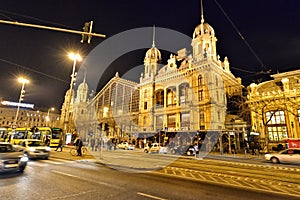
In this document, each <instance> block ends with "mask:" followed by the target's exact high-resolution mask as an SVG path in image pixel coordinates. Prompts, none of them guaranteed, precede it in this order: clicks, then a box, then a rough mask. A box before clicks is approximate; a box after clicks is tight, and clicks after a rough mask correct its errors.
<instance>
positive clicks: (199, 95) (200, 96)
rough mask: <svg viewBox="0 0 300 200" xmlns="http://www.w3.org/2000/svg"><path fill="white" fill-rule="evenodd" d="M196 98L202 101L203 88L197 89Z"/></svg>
mask: <svg viewBox="0 0 300 200" xmlns="http://www.w3.org/2000/svg"><path fill="white" fill-rule="evenodd" d="M198 100H199V101H202V100H203V90H199V91H198Z"/></svg>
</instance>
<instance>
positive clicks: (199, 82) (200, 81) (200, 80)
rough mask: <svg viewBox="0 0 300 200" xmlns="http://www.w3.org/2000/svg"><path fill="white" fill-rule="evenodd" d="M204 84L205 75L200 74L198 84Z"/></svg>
mask: <svg viewBox="0 0 300 200" xmlns="http://www.w3.org/2000/svg"><path fill="white" fill-rule="evenodd" d="M202 85H203V77H202V76H201V75H199V76H198V86H202Z"/></svg>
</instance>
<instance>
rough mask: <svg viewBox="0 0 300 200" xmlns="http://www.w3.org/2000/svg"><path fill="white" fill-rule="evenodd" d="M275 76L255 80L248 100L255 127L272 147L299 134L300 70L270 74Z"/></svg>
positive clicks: (298, 136) (268, 145)
mask: <svg viewBox="0 0 300 200" xmlns="http://www.w3.org/2000/svg"><path fill="white" fill-rule="evenodd" d="M271 77H272V78H273V80H271V81H266V82H263V83H260V84H255V83H252V84H251V85H250V86H249V87H248V89H249V94H248V97H247V104H248V105H249V108H250V112H251V126H252V131H253V132H255V133H257V134H259V139H260V141H261V143H262V144H263V145H264V146H267V147H268V148H269V149H271V148H275V147H277V146H278V144H283V145H284V140H285V139H287V138H300V126H299V122H300V117H299V116H300V70H295V71H290V72H284V73H278V74H274V75H271Z"/></svg>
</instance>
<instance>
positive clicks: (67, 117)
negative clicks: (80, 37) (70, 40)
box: [64, 53, 82, 132]
mask: <svg viewBox="0 0 300 200" xmlns="http://www.w3.org/2000/svg"><path fill="white" fill-rule="evenodd" d="M68 56H69V58H70V59H71V60H73V70H72V74H71V83H70V92H69V100H68V102H66V103H67V105H66V113H65V127H64V129H65V132H68V131H69V128H70V127H69V125H70V114H69V111H70V107H71V101H72V96H73V85H74V82H75V80H76V79H75V76H76V72H75V69H76V62H77V61H79V62H80V61H81V60H82V58H81V56H80V55H79V54H78V53H77V54H74V53H69V54H68Z"/></svg>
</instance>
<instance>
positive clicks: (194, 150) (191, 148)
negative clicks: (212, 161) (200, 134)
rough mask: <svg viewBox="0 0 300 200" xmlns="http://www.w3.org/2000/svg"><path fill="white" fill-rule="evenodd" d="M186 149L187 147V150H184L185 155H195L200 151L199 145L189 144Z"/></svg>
mask: <svg viewBox="0 0 300 200" xmlns="http://www.w3.org/2000/svg"><path fill="white" fill-rule="evenodd" d="M185 149H186V151H185V152H184V155H187V156H194V155H195V154H198V153H199V150H198V146H197V145H189V146H188V147H187V148H185Z"/></svg>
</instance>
